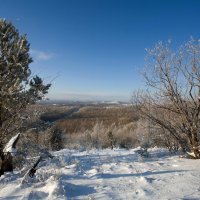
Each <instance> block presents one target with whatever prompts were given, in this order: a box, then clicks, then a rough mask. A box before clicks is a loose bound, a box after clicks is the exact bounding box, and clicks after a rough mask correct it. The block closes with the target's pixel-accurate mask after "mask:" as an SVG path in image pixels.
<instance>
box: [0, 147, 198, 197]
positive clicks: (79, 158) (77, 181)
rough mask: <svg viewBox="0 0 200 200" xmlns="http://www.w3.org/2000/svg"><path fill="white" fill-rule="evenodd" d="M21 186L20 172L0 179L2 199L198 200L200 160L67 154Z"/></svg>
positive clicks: (161, 153)
mask: <svg viewBox="0 0 200 200" xmlns="http://www.w3.org/2000/svg"><path fill="white" fill-rule="evenodd" d="M54 155H55V157H54V158H53V159H52V160H49V161H46V162H44V163H43V164H42V166H41V167H40V169H39V170H38V171H37V174H36V177H35V178H33V179H29V180H27V182H25V183H23V184H21V180H22V176H23V173H22V172H14V174H9V173H8V174H5V175H4V176H2V177H0V200H3V199H8V200H11V199H14V200H17V199H77V200H78V199H94V200H95V199H106V200H109V199H116V200H117V199H131V200H132V199H142V200H143V199H151V200H155V199H185V200H186V199H188V200H189V199H191V200H195V199H200V160H190V159H186V158H180V157H179V156H178V155H176V156H170V155H168V153H167V152H166V151H165V150H162V149H152V150H150V157H149V158H141V157H140V156H139V155H138V154H137V153H136V152H135V150H134V149H133V150H122V149H114V150H108V149H106V150H91V151H83V152H80V151H75V150H67V149H64V150H62V151H58V152H55V153H54Z"/></svg>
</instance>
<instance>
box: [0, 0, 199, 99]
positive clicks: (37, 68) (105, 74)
mask: <svg viewBox="0 0 200 200" xmlns="http://www.w3.org/2000/svg"><path fill="white" fill-rule="evenodd" d="M0 5H1V6H0V15H1V16H0V17H2V18H6V19H8V20H11V21H12V22H13V24H14V25H15V26H16V27H17V28H18V29H19V31H20V33H21V34H24V33H26V34H27V35H28V40H29V42H30V43H31V55H32V57H33V58H34V63H33V64H32V65H31V69H32V72H33V73H34V74H39V75H40V76H41V77H43V78H44V79H45V80H46V82H49V81H52V84H53V85H52V88H51V90H50V93H49V96H50V98H51V99H55V98H56V99H66V100H67V99H69V100H70V99H80V100H88V99H95V100H96V99H104V100H115V99H116V100H128V99H130V96H131V93H132V92H133V91H134V90H136V89H138V88H142V87H144V85H145V84H144V82H143V80H142V77H141V74H140V72H141V71H142V68H143V66H144V57H145V55H146V52H145V48H152V47H153V46H154V44H155V43H156V42H158V41H160V40H163V41H166V40H168V39H170V40H172V43H173V44H174V46H175V47H176V46H178V45H180V44H181V43H183V42H185V41H187V40H188V39H189V38H190V36H193V37H194V38H198V39H199V37H200V25H199V21H200V1H198V0H187V1H186V0H159V1H156V0H48V1H47V0H46V1H44V0H28V1H27V0H0Z"/></svg>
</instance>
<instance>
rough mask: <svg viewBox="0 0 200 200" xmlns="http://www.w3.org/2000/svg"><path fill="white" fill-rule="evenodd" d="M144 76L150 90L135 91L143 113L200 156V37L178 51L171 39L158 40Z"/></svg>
mask: <svg viewBox="0 0 200 200" xmlns="http://www.w3.org/2000/svg"><path fill="white" fill-rule="evenodd" d="M144 77H145V80H146V84H147V86H148V92H142V91H140V92H137V93H135V95H134V101H135V103H136V105H137V108H138V109H139V110H140V113H141V115H142V116H143V117H146V118H148V119H149V120H151V121H152V122H153V123H154V124H155V125H156V126H158V127H161V128H163V129H165V130H166V131H167V133H169V134H170V135H171V136H172V137H173V138H174V139H176V140H177V141H178V142H179V144H180V146H181V147H182V148H183V149H184V150H185V151H188V150H189V151H191V152H192V153H193V156H194V158H200V149H199V148H200V147H199V131H200V118H199V117H200V41H196V40H194V39H191V40H190V41H189V42H187V43H185V44H184V45H182V46H181V47H180V48H179V49H178V51H176V52H173V51H172V48H171V44H170V42H167V43H162V42H159V43H158V44H156V46H155V48H153V49H151V50H148V57H147V65H146V72H145V73H144Z"/></svg>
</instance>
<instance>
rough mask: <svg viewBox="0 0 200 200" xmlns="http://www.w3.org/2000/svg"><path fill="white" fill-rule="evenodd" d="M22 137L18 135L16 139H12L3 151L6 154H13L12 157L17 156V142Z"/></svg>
mask: <svg viewBox="0 0 200 200" xmlns="http://www.w3.org/2000/svg"><path fill="white" fill-rule="evenodd" d="M19 137H20V133H18V134H17V135H15V136H14V137H12V138H11V139H10V140H9V142H8V143H7V144H6V146H5V148H4V149H3V152H4V153H11V155H12V156H15V155H16V152H17V150H16V144H17V141H18V140H19Z"/></svg>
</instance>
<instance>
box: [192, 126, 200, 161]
mask: <svg viewBox="0 0 200 200" xmlns="http://www.w3.org/2000/svg"><path fill="white" fill-rule="evenodd" d="M191 150H192V151H193V153H194V156H195V158H196V159H199V158H200V151H199V147H198V137H197V130H196V129H192V140H191Z"/></svg>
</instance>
